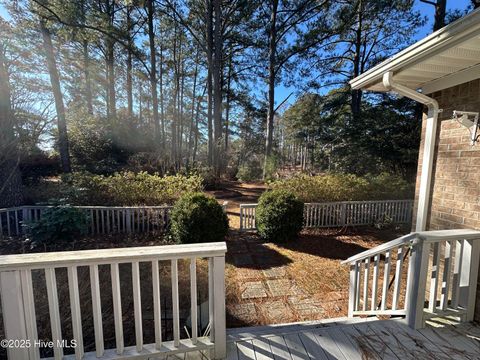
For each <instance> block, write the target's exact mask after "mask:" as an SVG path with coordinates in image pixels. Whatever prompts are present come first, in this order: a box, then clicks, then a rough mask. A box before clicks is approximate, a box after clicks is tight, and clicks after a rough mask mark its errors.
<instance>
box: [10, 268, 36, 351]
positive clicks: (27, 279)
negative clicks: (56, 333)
mask: <svg viewBox="0 0 480 360" xmlns="http://www.w3.org/2000/svg"><path fill="white" fill-rule="evenodd" d="M20 278H21V284H22V295H23V308H24V311H25V330H26V335H27V339H30V340H32V341H35V340H37V339H38V332H37V317H36V315H35V300H34V299H35V298H34V296H33V284H32V273H31V271H30V270H20ZM9 290H11V289H9ZM3 310H4V314H5V311H8V310H6V309H3ZM4 316H5V315H4ZM17 320H18V319H17ZM28 352H29V354H30V358H31V359H32V360H33V359H35V360H37V359H40V351H39V347H38V346H31V347H30V348H29V349H28Z"/></svg>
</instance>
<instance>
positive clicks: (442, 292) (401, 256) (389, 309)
mask: <svg viewBox="0 0 480 360" xmlns="http://www.w3.org/2000/svg"><path fill="white" fill-rule="evenodd" d="M479 258H480V231H478V230H471V229H454V230H434V231H420V232H412V233H410V234H408V235H405V236H402V237H399V238H398V239H395V240H392V241H389V242H387V243H384V244H382V245H379V246H377V247H375V248H373V249H369V250H366V251H363V252H361V253H360V254H357V255H354V256H352V257H350V258H348V259H347V260H344V261H342V262H341V263H342V264H348V265H349V267H350V286H349V301H348V315H349V317H353V316H364V315H366V316H376V315H390V316H405V319H406V322H407V323H408V325H409V326H410V327H412V328H414V329H417V328H421V327H423V326H424V323H425V319H426V318H427V317H432V316H443V315H442V314H444V315H445V314H447V315H448V314H456V315H455V316H460V317H461V319H462V320H463V321H471V320H472V319H473V314H474V310H475V296H476V288H477V286H476V285H477V277H478V267H479ZM427 284H428V286H429V290H428V291H427ZM392 285H393V288H392ZM427 297H428V299H427ZM426 304H428V306H426Z"/></svg>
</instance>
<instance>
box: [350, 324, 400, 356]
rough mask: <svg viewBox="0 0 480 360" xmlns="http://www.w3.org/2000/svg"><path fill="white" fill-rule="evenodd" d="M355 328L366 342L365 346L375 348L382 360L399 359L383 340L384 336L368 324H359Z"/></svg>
mask: <svg viewBox="0 0 480 360" xmlns="http://www.w3.org/2000/svg"><path fill="white" fill-rule="evenodd" d="M354 328H355V330H357V331H358V333H359V334H360V335H361V339H362V340H363V342H364V343H365V344H366V345H365V346H368V347H370V348H371V349H373V351H375V353H376V354H378V356H380V358H381V359H382V360H399V357H397V356H396V355H395V353H394V352H393V351H392V350H391V349H390V348H389V347H388V345H387V344H386V343H385V342H384V341H383V340H382V337H381V336H378V335H377V334H376V333H375V331H373V330H372V328H371V327H370V326H368V324H358V325H355V326H354Z"/></svg>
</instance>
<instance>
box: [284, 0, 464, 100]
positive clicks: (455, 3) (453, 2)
mask: <svg viewBox="0 0 480 360" xmlns="http://www.w3.org/2000/svg"><path fill="white" fill-rule="evenodd" d="M470 3H471V1H470V0H447V11H448V10H454V9H461V10H465V9H466V8H467V7H468V6H469V5H470ZM414 8H415V10H417V11H419V12H420V13H421V14H422V15H423V16H426V17H427V23H426V24H425V25H424V26H423V27H422V28H420V29H418V31H417V32H416V33H415V34H414V36H413V40H414V41H418V40H420V39H423V38H424V37H426V36H427V35H429V34H431V33H432V31H433V30H432V29H433V18H434V13H435V10H434V7H433V6H432V5H429V4H425V3H423V2H421V1H420V0H416V1H415V5H414ZM275 91H276V93H275V102H276V103H277V104H280V103H281V102H282V101H284V99H285V98H287V96H288V95H290V94H291V93H292V92H293V93H294V94H293V95H292V96H290V98H289V99H288V101H287V102H286V103H287V104H292V103H294V102H295V88H293V87H285V86H283V85H279V86H277V87H276V89H275Z"/></svg>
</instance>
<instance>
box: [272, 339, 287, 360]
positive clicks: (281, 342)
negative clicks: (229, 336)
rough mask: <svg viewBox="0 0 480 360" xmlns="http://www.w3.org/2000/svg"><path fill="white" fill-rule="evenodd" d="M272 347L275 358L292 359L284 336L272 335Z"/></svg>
mask: <svg viewBox="0 0 480 360" xmlns="http://www.w3.org/2000/svg"><path fill="white" fill-rule="evenodd" d="M268 340H269V342H270V347H271V349H272V354H273V356H274V359H286V360H292V356H291V355H290V351H289V350H288V346H287V344H286V343H285V339H284V338H283V336H272V337H270V338H269V339H268Z"/></svg>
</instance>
